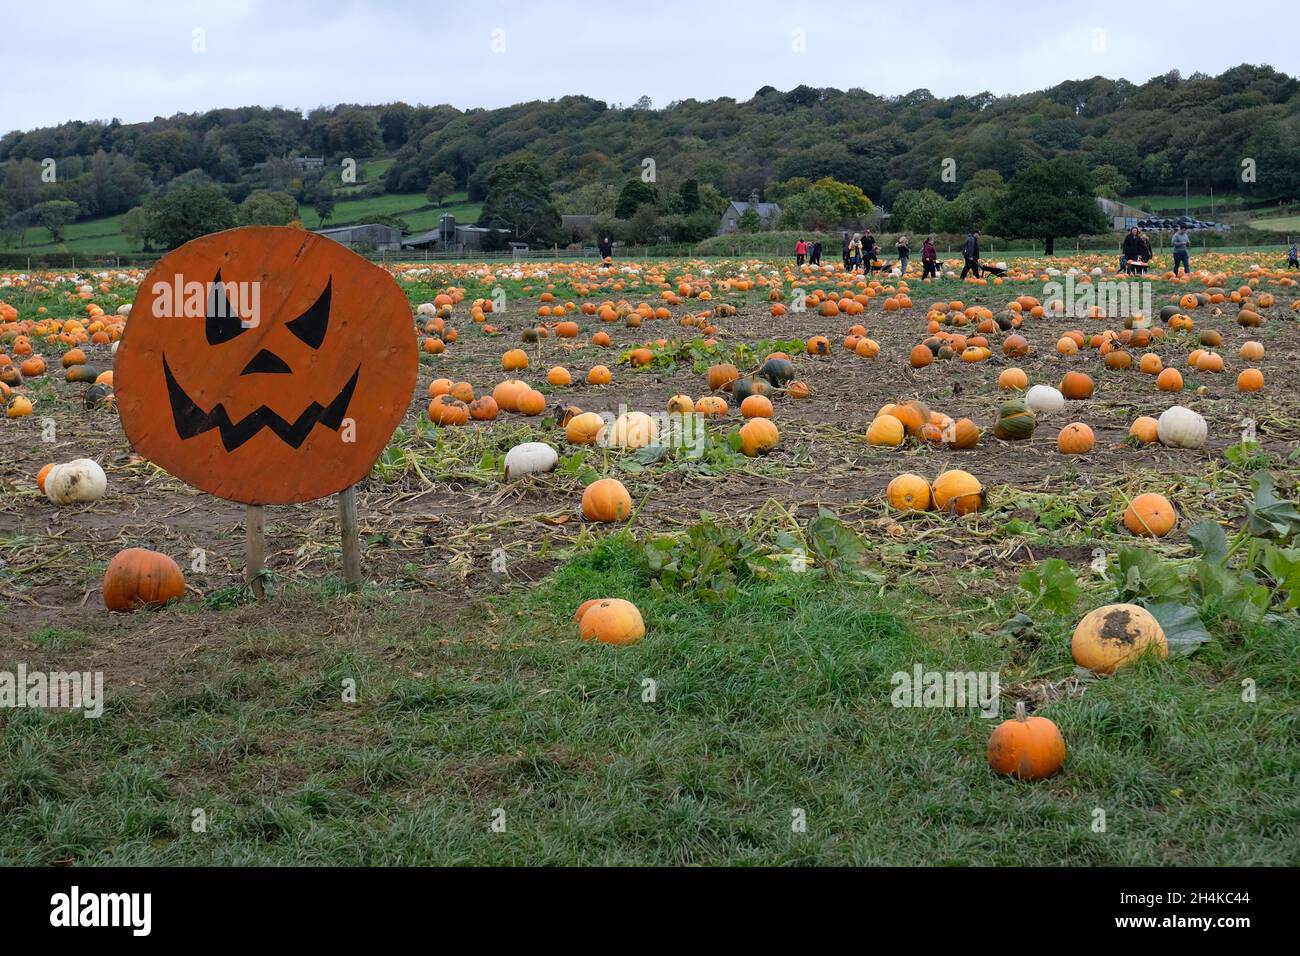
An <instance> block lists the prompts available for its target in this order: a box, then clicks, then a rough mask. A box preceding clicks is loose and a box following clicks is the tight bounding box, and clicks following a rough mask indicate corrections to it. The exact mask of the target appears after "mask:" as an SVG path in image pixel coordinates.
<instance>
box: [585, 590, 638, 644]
mask: <svg viewBox="0 0 1300 956" xmlns="http://www.w3.org/2000/svg"><path fill="white" fill-rule="evenodd" d="M578 631H579V634H580V635H581V637H582V639H583V640H584V641H591V640H597V641H600V642H602V643H604V644H615V645H619V646H625V645H628V644H635V643H636V642H637V641H639V640H641V638H643V637H645V621H644V620H643V619H642V617H641V612H640V610H638V609H637V606H636V605H635V604H633V603H632V602H631V601H624V600H622V599H621V598H607V599H605V600H603V601H599V602H597V603H596V604H595V606H593V607H590V608H588V609H587V610H586V611H584V612H583V614H582V618H581V620H580V622H579V624H578Z"/></svg>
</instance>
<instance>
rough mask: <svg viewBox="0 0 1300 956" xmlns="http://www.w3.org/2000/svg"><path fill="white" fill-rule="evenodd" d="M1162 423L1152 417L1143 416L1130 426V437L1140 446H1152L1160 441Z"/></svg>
mask: <svg viewBox="0 0 1300 956" xmlns="http://www.w3.org/2000/svg"><path fill="white" fill-rule="evenodd" d="M1159 427H1160V422H1159V421H1157V420H1156V419H1154V418H1152V417H1151V416H1150V415H1143V416H1142V417H1141V418H1138V419H1136V420H1135V421H1134V422H1133V424H1132V425H1130V426H1129V430H1128V433H1129V437H1130V438H1133V439H1136V441H1137V443H1138V444H1139V445H1150V444H1152V443H1153V442H1158V441H1159V440H1160V435H1159V431H1158V429H1159Z"/></svg>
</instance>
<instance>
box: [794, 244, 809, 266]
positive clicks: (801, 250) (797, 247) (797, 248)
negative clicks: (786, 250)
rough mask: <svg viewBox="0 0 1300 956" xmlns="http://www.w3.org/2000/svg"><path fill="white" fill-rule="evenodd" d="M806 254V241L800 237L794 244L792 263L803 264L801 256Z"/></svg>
mask: <svg viewBox="0 0 1300 956" xmlns="http://www.w3.org/2000/svg"><path fill="white" fill-rule="evenodd" d="M807 254H808V243H806V242H804V241H803V240H802V239H800V240H799V241H798V242H796V243H795V244H794V264H795V265H797V266H801V265H803V257H804V256H806V255H807Z"/></svg>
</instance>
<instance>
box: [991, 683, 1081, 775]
mask: <svg viewBox="0 0 1300 956" xmlns="http://www.w3.org/2000/svg"><path fill="white" fill-rule="evenodd" d="M1064 764H1065V739H1064V738H1063V737H1062V736H1061V732H1060V731H1059V730H1057V728H1056V724H1054V723H1052V722H1051V721H1050V720H1048V719H1047V718H1046V717H1027V716H1026V715H1025V704H1024V701H1017V702H1016V716H1015V717H1014V718H1013V719H1011V720H1007V721H1003V722H1002V723H1001V724H999V725H998V726H997V727H996V728H995V729H994V731H993V734H992V735H991V736H990V737H989V766H990V767H991V768H993V769H994V770H995V771H997V772H998V773H1003V774H1008V775H1010V776H1013V777H1017V778H1019V779H1021V780H1041V779H1043V778H1044V777H1050V776H1051V775H1052V774H1054V773H1056V772H1057V771H1058V770H1060V769H1061V767H1062V766H1063V765H1064Z"/></svg>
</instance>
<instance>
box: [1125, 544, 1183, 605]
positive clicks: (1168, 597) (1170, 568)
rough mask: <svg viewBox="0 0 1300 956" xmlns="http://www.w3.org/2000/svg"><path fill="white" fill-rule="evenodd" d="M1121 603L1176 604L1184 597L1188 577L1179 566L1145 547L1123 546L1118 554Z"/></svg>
mask: <svg viewBox="0 0 1300 956" xmlns="http://www.w3.org/2000/svg"><path fill="white" fill-rule="evenodd" d="M1118 564H1119V575H1118V586H1119V597H1120V600H1121V601H1133V600H1136V599H1138V598H1143V599H1146V600H1150V601H1176V600H1179V599H1181V598H1183V597H1185V596H1186V594H1187V575H1186V572H1185V571H1184V570H1183V569H1181V568H1179V567H1178V565H1176V564H1174V563H1172V562H1170V561H1166V560H1164V559H1163V558H1161V557H1160V556H1159V555H1158V554H1156V553H1155V552H1153V551H1148V550H1147V549H1146V548H1137V547H1124V548H1120V549H1119V555H1118Z"/></svg>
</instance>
